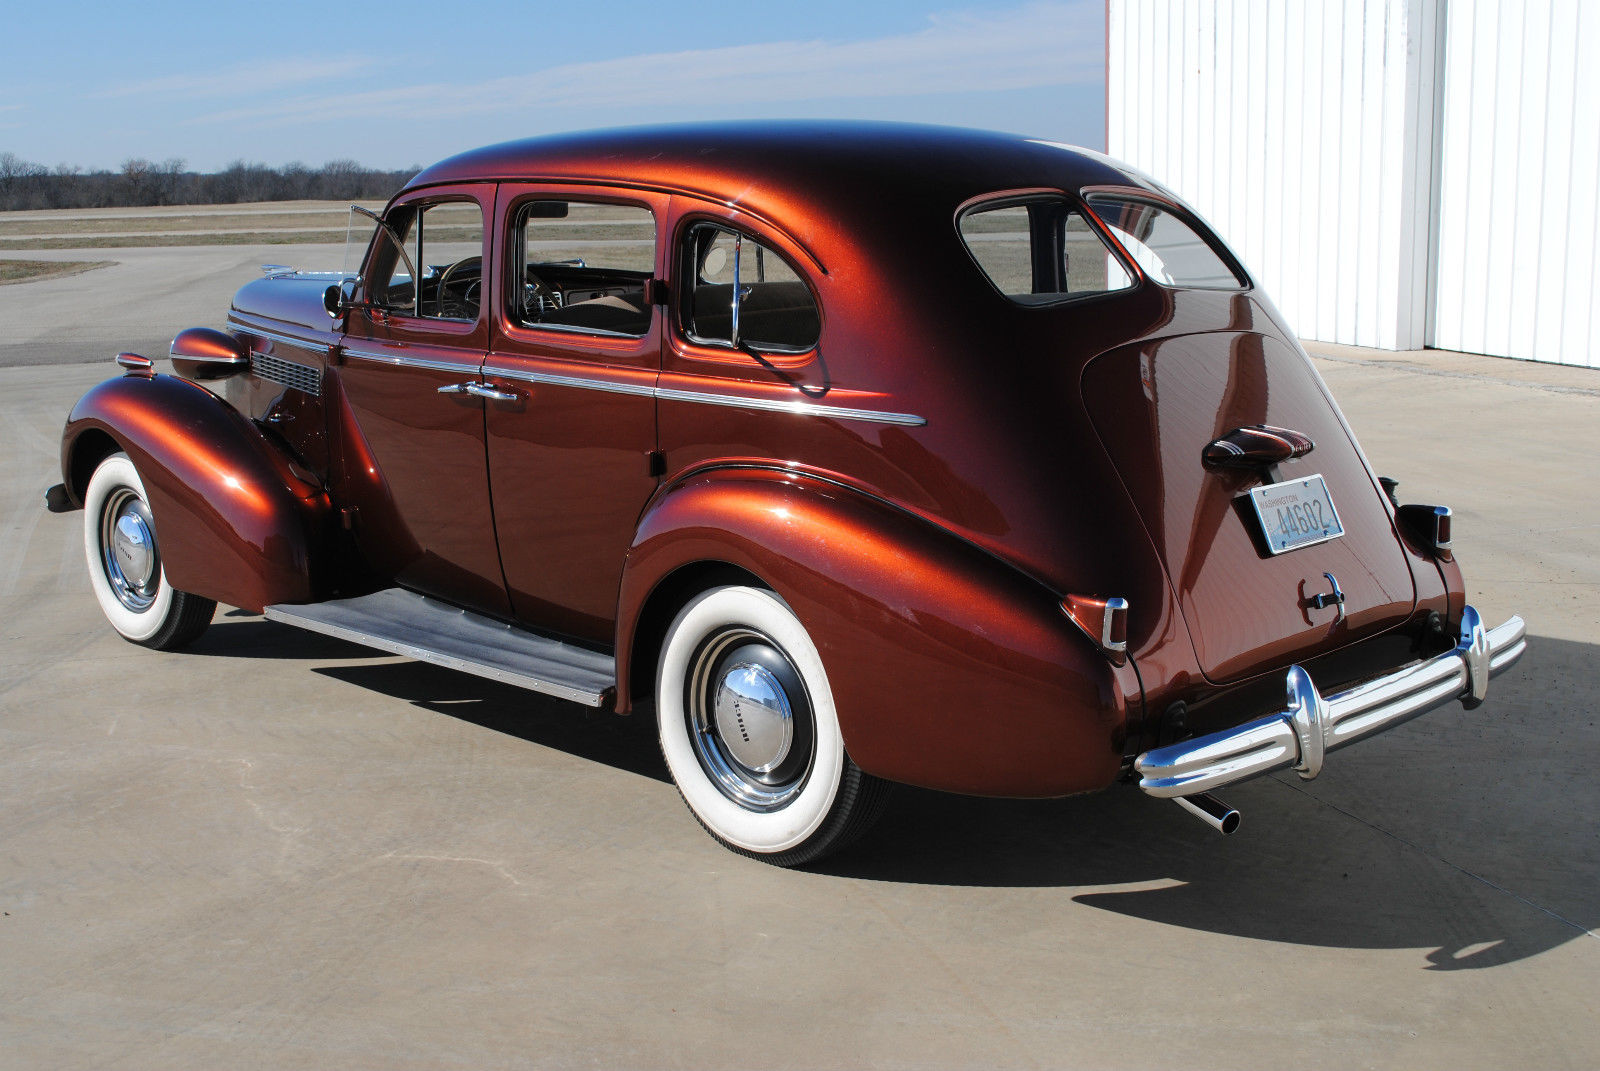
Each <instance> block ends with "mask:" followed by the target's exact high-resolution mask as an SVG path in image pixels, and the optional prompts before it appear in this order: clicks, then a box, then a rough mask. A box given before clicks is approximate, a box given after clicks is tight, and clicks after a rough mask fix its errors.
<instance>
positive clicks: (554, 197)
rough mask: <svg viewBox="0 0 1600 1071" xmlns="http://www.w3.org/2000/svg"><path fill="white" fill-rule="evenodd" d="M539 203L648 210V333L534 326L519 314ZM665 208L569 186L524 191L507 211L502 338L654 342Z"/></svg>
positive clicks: (623, 195)
mask: <svg viewBox="0 0 1600 1071" xmlns="http://www.w3.org/2000/svg"><path fill="white" fill-rule="evenodd" d="M539 201H561V202H564V203H566V204H569V205H571V204H587V205H615V206H619V207H623V208H636V209H639V210H641V211H643V212H644V213H645V214H646V215H647V216H649V218H650V222H651V226H652V228H653V231H654V234H653V236H652V238H651V242H652V248H651V255H650V264H651V267H650V274H649V275H647V276H646V277H645V279H644V298H645V306H646V308H647V310H648V315H649V323H648V324H647V325H646V326H645V329H644V331H643V332H641V333H639V334H631V333H629V332H626V331H613V330H609V329H607V328H603V327H586V326H583V325H581V324H557V323H529V322H528V321H526V320H524V319H522V318H521V317H520V316H519V315H516V314H515V310H517V309H518V308H519V307H520V304H521V303H520V300H519V291H520V290H521V288H522V286H523V278H522V276H523V274H524V273H525V272H526V271H527V267H528V264H527V248H526V244H525V243H526V241H527V231H526V223H527V211H528V208H529V206H531V205H533V204H535V203H537V202H539ZM660 207H661V206H658V205H656V204H653V203H651V202H650V201H648V200H644V199H642V198H640V197H638V196H628V195H627V192H626V191H615V192H614V191H611V190H590V189H586V188H576V187H572V186H568V185H564V184H556V185H551V186H549V187H548V188H539V189H521V190H518V192H517V194H516V196H515V198H514V199H512V200H511V201H510V202H509V203H508V204H507V205H506V206H505V233H504V235H503V238H504V245H503V248H504V249H505V251H506V254H505V258H504V261H505V266H504V269H503V270H502V272H501V276H502V278H503V281H504V287H503V289H502V291H501V313H500V316H501V318H502V320H503V323H502V324H501V329H502V333H504V334H506V335H507V337H512V333H513V332H518V333H520V332H541V331H550V332H554V333H556V334H558V335H562V336H573V335H576V336H580V337H589V338H595V339H611V340H618V341H626V342H638V341H639V340H641V339H646V338H649V337H651V335H652V334H654V332H655V330H656V313H655V310H656V307H657V304H658V302H657V301H656V300H655V293H654V291H655V289H656V288H657V287H658V286H659V285H660V270H661V237H662V223H663V214H664V213H663V211H658V209H659V208H660Z"/></svg>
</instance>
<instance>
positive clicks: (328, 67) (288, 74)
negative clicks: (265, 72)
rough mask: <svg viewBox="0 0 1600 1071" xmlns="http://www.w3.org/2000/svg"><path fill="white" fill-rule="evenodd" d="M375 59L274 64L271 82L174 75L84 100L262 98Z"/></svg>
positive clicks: (218, 74) (217, 74)
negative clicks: (280, 86)
mask: <svg viewBox="0 0 1600 1071" xmlns="http://www.w3.org/2000/svg"><path fill="white" fill-rule="evenodd" d="M377 62H378V61H377V58H376V57H373V56H329V57H326V58H320V59H318V58H306V59H291V60H284V61H282V62H274V63H273V65H272V74H271V77H270V79H264V78H262V77H261V76H259V75H255V74H245V73H242V72H241V70H240V69H239V68H232V69H227V70H217V71H210V72H208V73H204V74H174V75H168V76H167V77H165V78H151V79H148V80H146V81H143V82H129V83H127V84H125V85H115V86H110V87H108V88H106V89H101V90H97V91H95V92H93V93H86V94H84V96H83V99H84V100H109V99H113V98H121V97H184V98H188V99H194V98H196V97H233V96H241V95H244V94H250V95H259V94H261V93H262V92H263V91H269V90H271V89H272V87H273V84H274V83H283V84H293V83H296V82H325V81H328V80H330V79H334V78H344V77H346V76H348V75H351V74H355V73H357V72H359V71H362V70H365V69H367V68H369V67H372V66H373V65H374V64H376V63H377Z"/></svg>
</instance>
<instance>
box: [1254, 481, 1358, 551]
mask: <svg viewBox="0 0 1600 1071" xmlns="http://www.w3.org/2000/svg"><path fill="white" fill-rule="evenodd" d="M1250 504H1251V505H1252V506H1254V507H1255V510H1256V517H1257V519H1259V520H1260V521H1261V534H1262V535H1264V536H1266V539H1267V550H1268V551H1269V552H1270V553H1273V554H1282V553H1283V552H1284V551H1286V550H1298V549H1299V548H1301V547H1309V546H1312V545H1314V544H1317V543H1326V542H1327V541H1328V540H1330V539H1338V538H1339V537H1340V536H1342V535H1344V525H1342V524H1340V523H1339V511H1338V510H1336V509H1334V508H1333V496H1332V495H1330V494H1328V485H1327V484H1326V483H1325V482H1324V481H1323V479H1322V477H1321V476H1306V477H1304V478H1303V479H1299V480H1286V481H1284V482H1283V483H1274V484H1268V485H1267V486H1266V487H1256V488H1252V489H1251V491H1250Z"/></svg>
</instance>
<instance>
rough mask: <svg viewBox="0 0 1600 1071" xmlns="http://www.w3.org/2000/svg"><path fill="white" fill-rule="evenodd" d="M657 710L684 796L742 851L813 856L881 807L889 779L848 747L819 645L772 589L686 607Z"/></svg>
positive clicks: (838, 843) (715, 594)
mask: <svg viewBox="0 0 1600 1071" xmlns="http://www.w3.org/2000/svg"><path fill="white" fill-rule="evenodd" d="M656 718H657V722H658V727H659V730H660V735H661V751H662V754H663V755H664V756H665V758H666V762H667V768H668V770H669V771H670V772H671V773H672V779H673V781H675V782H676V783H677V786H678V790H679V792H680V793H681V794H682V795H683V799H684V802H685V803H687V804H688V805H689V809H690V810H691V811H692V812H693V813H694V816H695V817H696V818H697V819H698V820H699V821H700V824H701V825H702V826H704V827H705V828H706V830H707V832H709V833H710V834H711V835H712V836H714V837H716V838H717V839H718V840H720V841H721V842H722V843H723V844H725V845H727V846H728V847H730V848H732V849H733V850H734V851H737V852H740V853H741V854H745V855H750V856H753V857H756V858H760V859H764V860H766V861H769V862H773V863H777V864H778V865H780V866H795V865H798V864H801V863H807V862H811V861H812V860H815V859H817V858H820V857H821V856H822V855H824V854H826V853H828V852H831V851H836V850H837V849H839V848H841V847H843V846H844V845H845V844H847V843H849V842H850V841H852V840H854V839H855V838H856V837H857V836H859V835H860V834H861V833H862V832H863V831H864V830H865V829H866V827H867V825H869V824H870V822H871V821H872V820H873V819H874V818H876V817H877V813H878V811H879V810H880V809H881V802H882V798H883V796H884V794H885V789H886V787H887V786H886V785H885V783H884V782H882V781H879V780H878V779H876V778H874V777H871V776H870V775H868V774H866V773H863V772H862V771H861V769H860V768H859V767H857V766H856V765H855V763H854V762H852V761H851V760H850V756H849V755H848V754H846V752H845V748H844V737H843V735H842V734H841V733H840V731H839V721H838V717H837V716H836V714H835V712H834V706H833V694H832V692H831V691H830V689H829V687H828V675H827V672H826V671H825V670H824V668H823V665H822V658H821V657H820V656H819V655H818V654H817V649H816V646H815V645H814V644H813V643H812V642H811V637H810V636H808V635H807V634H806V630H805V628H804V626H802V625H801V624H800V621H799V619H797V618H796V617H795V616H794V614H793V612H791V611H790V609H789V607H788V606H787V605H785V604H784V602H783V600H781V599H779V598H778V597H777V596H776V595H774V594H773V593H772V592H770V591H766V590H763V589H760V588H753V587H742V586H731V587H718V588H712V589H711V590H709V591H705V592H702V593H701V594H699V595H697V596H696V597H695V598H693V599H691V600H690V601H689V603H688V604H687V605H685V606H684V607H683V609H682V610H681V611H679V613H678V616H677V617H676V618H675V619H674V620H673V622H672V625H671V626H670V627H669V628H668V629H667V635H666V639H665V641H664V642H663V644H662V649H661V658H660V662H659V664H658V666H657V673H656Z"/></svg>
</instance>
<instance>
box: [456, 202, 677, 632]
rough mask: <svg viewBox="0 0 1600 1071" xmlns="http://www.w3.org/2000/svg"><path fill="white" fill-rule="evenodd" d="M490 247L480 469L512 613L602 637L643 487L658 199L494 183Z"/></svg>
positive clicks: (652, 439)
mask: <svg viewBox="0 0 1600 1071" xmlns="http://www.w3.org/2000/svg"><path fill="white" fill-rule="evenodd" d="M499 202H500V203H499V207H498V209H497V213H496V219H497V223H496V233H497V234H498V235H499V236H500V238H501V241H502V242H503V243H504V246H503V248H504V249H505V251H506V255H505V257H504V258H503V263H504V267H503V268H500V269H497V270H499V271H501V272H503V276H504V277H503V279H501V280H500V285H497V286H494V287H492V288H491V289H492V291H493V294H492V296H491V299H490V300H491V303H493V304H494V305H495V306H496V309H497V311H496V313H495V320H494V326H495V330H494V337H493V348H492V352H490V354H489V358H488V360H487V362H486V363H485V365H484V368H483V377H484V382H485V385H486V386H487V387H488V388H490V389H492V390H493V391H495V392H496V393H497V394H500V395H503V397H501V398H499V399H491V400H489V401H487V402H486V403H485V412H486V418H485V419H486V423H487V428H488V450H489V478H490V485H491V487H492V489H493V493H494V510H495V522H496V528H497V530H498V531H499V534H500V560H501V563H502V565H503V566H504V569H505V577H506V586H507V588H508V590H509V592H510V596H511V604H512V609H513V611H514V613H515V615H516V617H517V618H518V620H521V621H523V622H525V623H527V624H529V625H532V626H535V627H537V628H541V629H548V630H552V631H556V632H560V633H563V634H565V635H568V636H572V637H575V638H578V639H582V640H588V641H591V642H594V643H599V644H608V643H610V642H611V641H612V639H613V629H614V625H615V619H616V607H617V591H618V588H619V586H620V584H621V579H622V564H623V561H624V559H625V558H626V557H627V553H628V547H629V545H630V544H631V543H632V541H633V536H634V531H635V528H636V527H637V525H638V520H639V515H640V513H641V512H642V511H643V509H644V506H645V504H646V502H648V501H649V498H650V496H651V494H652V493H653V492H654V491H655V488H656V482H657V476H656V471H657V470H656V468H655V466H654V464H653V463H652V459H653V457H654V455H653V451H654V450H655V447H656V402H655V386H656V377H657V374H658V372H659V370H660V366H661V344H660V337H661V312H660V309H659V308H658V307H657V306H655V305H654V304H652V298H653V295H654V293H655V292H656V287H655V286H654V285H653V280H655V279H657V278H659V277H660V275H661V270H660V269H661V262H660V254H659V252H658V249H657V244H658V243H657V237H658V234H659V230H660V228H659V223H660V221H662V220H664V219H665V215H666V212H665V210H666V205H667V198H666V197H665V196H661V195H657V194H650V193H633V192H621V191H615V190H611V191H596V190H589V189H585V188H582V187H570V186H536V185H511V184H503V185H501V187H500V197H499Z"/></svg>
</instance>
